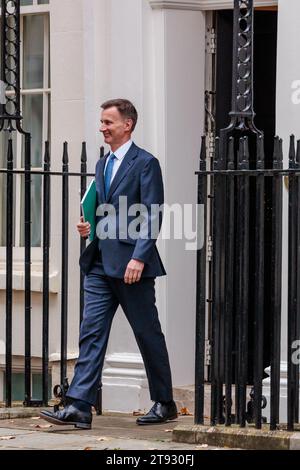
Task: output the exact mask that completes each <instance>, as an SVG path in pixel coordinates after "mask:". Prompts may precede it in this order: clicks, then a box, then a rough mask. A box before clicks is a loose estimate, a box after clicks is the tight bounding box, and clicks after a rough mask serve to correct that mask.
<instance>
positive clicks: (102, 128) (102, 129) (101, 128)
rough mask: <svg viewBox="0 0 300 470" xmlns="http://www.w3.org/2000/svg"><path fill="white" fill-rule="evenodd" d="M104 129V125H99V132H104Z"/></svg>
mask: <svg viewBox="0 0 300 470" xmlns="http://www.w3.org/2000/svg"><path fill="white" fill-rule="evenodd" d="M105 129H106V126H105V125H104V124H100V129H99V130H100V132H104V131H105Z"/></svg>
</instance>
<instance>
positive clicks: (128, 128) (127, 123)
mask: <svg viewBox="0 0 300 470" xmlns="http://www.w3.org/2000/svg"><path fill="white" fill-rule="evenodd" d="M132 126H133V120H132V119H130V118H127V119H125V129H126V131H131V130H132Z"/></svg>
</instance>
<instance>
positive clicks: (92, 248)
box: [79, 143, 166, 279]
mask: <svg viewBox="0 0 300 470" xmlns="http://www.w3.org/2000/svg"><path fill="white" fill-rule="evenodd" d="M108 155H109V154H107V155H106V156H105V157H104V158H102V159H101V160H99V161H98V162H97V165H96V189H97V202H98V206H99V205H102V207H104V206H103V205H104V204H106V203H107V204H111V205H112V207H113V208H114V211H115V214H116V215H117V217H116V218H115V220H116V227H115V234H116V237H108V238H103V237H101V239H100V240H99V238H98V237H97V236H96V237H95V239H94V240H93V241H92V242H91V243H90V244H89V245H88V247H87V248H86V249H85V250H84V252H83V253H82V255H81V257H80V260H79V264H80V267H81V269H82V271H83V272H84V273H85V274H87V273H88V272H89V270H90V269H91V267H92V264H93V261H94V259H95V257H96V255H97V250H99V249H100V251H101V254H102V263H103V268H104V271H105V273H106V275H107V276H110V277H115V278H121V279H122V278H123V277H124V274H125V271H126V267H127V264H128V263H129V261H130V260H131V259H132V258H134V259H138V260H140V261H143V262H144V263H145V266H144V270H143V273H142V277H157V276H163V275H165V274H166V272H165V269H164V266H163V263H162V261H161V259H160V256H159V253H158V250H157V247H156V239H155V236H154V237H153V233H152V237H151V233H150V230H151V224H150V221H151V222H152V223H153V224H154V227H158V230H157V232H158V231H159V230H160V227H161V222H162V212H161V211H159V212H158V213H156V212H155V211H154V212H153V211H150V209H151V205H153V204H155V205H157V207H158V205H161V204H163V202H164V190H163V181H162V174H161V168H160V165H159V161H158V160H157V158H155V157H154V156H153V155H151V154H150V153H148V152H146V151H145V150H143V149H141V148H139V147H138V146H137V145H135V144H134V143H133V144H132V145H131V147H130V149H129V150H128V152H127V154H126V155H125V157H124V158H123V161H122V163H121V165H120V167H119V169H118V171H117V173H116V175H115V177H114V179H113V181H112V183H111V186H110V189H109V193H108V195H107V197H105V191H104V168H105V163H106V159H107V158H108ZM120 196H126V197H127V206H128V208H129V207H130V206H131V205H133V204H143V207H146V208H147V211H148V219H147V220H146V218H145V217H144V218H143V217H142V218H141V219H140V223H138V224H136V226H137V231H138V232H139V234H138V237H137V238H136V239H134V237H132V236H130V233H129V234H128V228H129V226H130V223H131V222H133V220H134V219H136V217H137V215H136V214H135V215H131V216H129V217H127V219H128V220H127V224H126V225H122V222H121V223H119V219H120V218H119V217H118V215H119V210H120V204H119V203H120V199H119V197H120ZM101 213H102V211H101ZM98 214H99V212H98ZM104 217H105V213H104V214H103V215H99V216H97V218H96V220H97V227H100V226H101V223H103V222H104ZM151 217H152V220H151ZM106 220H107V221H108V219H106ZM99 223H100V225H99ZM102 226H103V227H104V226H105V224H103V225H102ZM152 226H153V225H152ZM97 230H98V228H97ZM129 232H130V230H129ZM98 233H100V232H98ZM157 235H158V233H157Z"/></svg>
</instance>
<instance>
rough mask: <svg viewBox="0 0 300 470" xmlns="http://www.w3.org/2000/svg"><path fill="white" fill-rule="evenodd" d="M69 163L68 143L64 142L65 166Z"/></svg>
mask: <svg viewBox="0 0 300 470" xmlns="http://www.w3.org/2000/svg"><path fill="white" fill-rule="evenodd" d="M68 163H69V154H68V142H64V152H63V164H64V165H68Z"/></svg>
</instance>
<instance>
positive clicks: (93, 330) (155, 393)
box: [67, 254, 173, 405]
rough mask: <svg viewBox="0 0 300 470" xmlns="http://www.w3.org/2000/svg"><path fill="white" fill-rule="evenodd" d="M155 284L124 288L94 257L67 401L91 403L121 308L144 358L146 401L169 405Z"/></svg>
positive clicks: (86, 282) (168, 380) (144, 280)
mask: <svg viewBox="0 0 300 470" xmlns="http://www.w3.org/2000/svg"><path fill="white" fill-rule="evenodd" d="M154 283H155V279H154V278H142V279H141V280H140V281H139V282H137V283H134V284H125V282H124V281H123V280H122V279H117V278H112V277H109V276H106V275H105V272H104V270H103V265H102V260H101V255H100V254H99V257H98V258H97V259H96V260H95V262H94V264H93V266H92V268H91V270H90V271H89V272H88V274H87V275H86V276H85V278H84V292H85V306H84V313H83V320H82V324H81V329H80V340H79V358H78V360H77V363H76V366H75V374H74V378H73V380H72V383H71V385H70V388H69V390H68V393H67V395H68V396H69V397H72V398H75V399H79V400H83V401H86V402H88V403H90V404H91V405H94V404H95V402H96V396H97V389H98V386H99V382H100V380H101V374H102V368H103V363H104V357H105V352H106V348H107V343H108V338H109V333H110V329H111V324H112V320H113V317H114V314H115V312H116V310H117V308H118V306H119V305H121V307H122V309H123V311H124V313H125V315H126V317H127V320H128V321H129V323H130V325H131V327H132V330H133V332H134V335H135V338H136V341H137V344H138V346H139V349H140V352H141V355H142V357H143V361H144V365H145V369H146V373H147V377H148V382H149V389H150V397H151V400H153V401H169V400H172V398H173V397H172V380H171V371H170V364H169V358H168V352H167V348H166V343H165V338H164V335H163V333H162V330H161V325H160V322H159V318H158V313H157V309H156V306H155V289H154Z"/></svg>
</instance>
